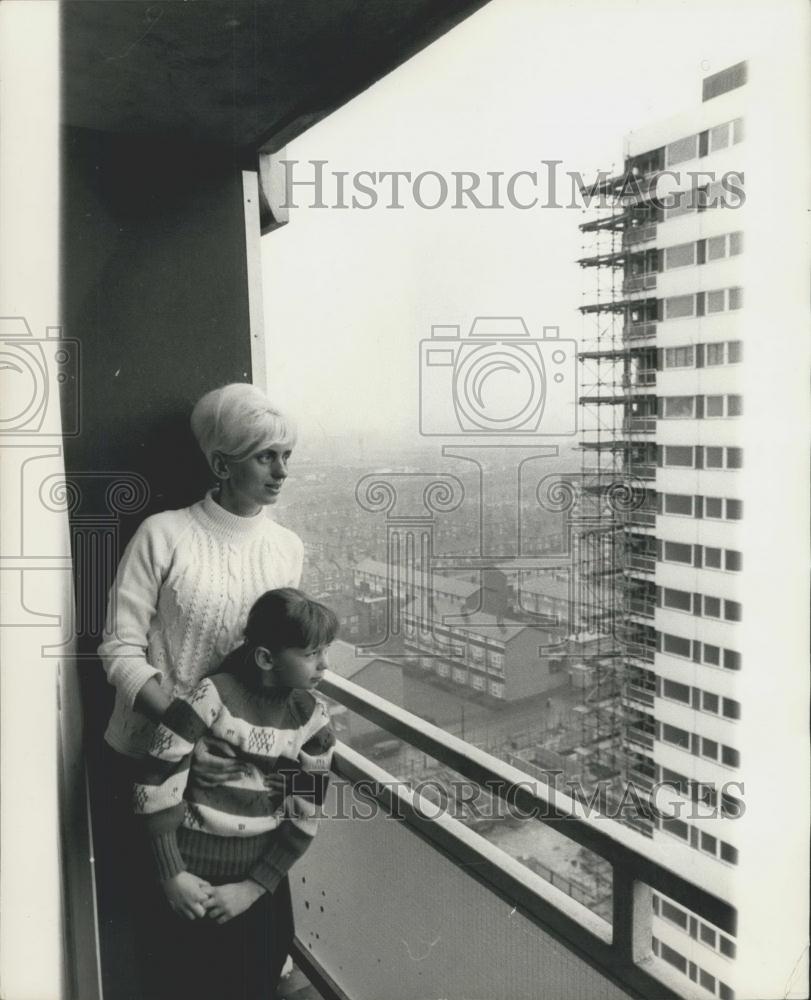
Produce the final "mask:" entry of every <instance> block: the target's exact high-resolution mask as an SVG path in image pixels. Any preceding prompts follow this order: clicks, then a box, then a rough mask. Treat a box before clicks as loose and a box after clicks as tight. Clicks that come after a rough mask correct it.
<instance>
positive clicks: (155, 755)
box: [133, 680, 222, 880]
mask: <svg viewBox="0 0 811 1000" xmlns="http://www.w3.org/2000/svg"><path fill="white" fill-rule="evenodd" d="M221 711H222V702H221V701H220V697H219V694H218V693H217V689H216V688H215V687H214V685H213V684H212V683H211V682H210V681H208V680H204V681H203V682H202V683H201V684H199V685H198V686H197V687H196V688H195V689H194V691H192V693H191V694H190V695H188V696H187V697H185V698H175V700H174V701H173V702H172V703H171V705H170V706H169V707H168V708H167V710H166V712H165V713H164V716H163V718H162V719H161V722H160V724H159V725H158V727H157V729H156V730H155V735H154V737H153V740H152V745H151V746H150V748H149V756H148V757H146V758H144V760H143V761H142V762H141V763H140V764H139V771H138V780H137V781H136V782H135V786H134V789H133V807H134V810H135V812H136V814H137V815H138V816H140V817H142V818H143V822H144V825H145V827H146V831H147V834H148V836H149V840H150V844H151V847H152V853H153V856H154V859H155V864H156V865H157V869H158V876H159V878H160V879H162V880H163V879H167V878H172V877H173V876H174V875H177V874H178V872H181V871H184V870H185V867H186V865H185V863H184V861H183V858H182V856H181V854H180V851H179V849H178V845H177V829H178V827H179V826H180V825H181V823H182V822H183V818H184V815H185V805H184V803H183V794H184V792H185V791H186V785H187V784H188V780H189V768H190V766H191V755H192V752H193V750H194V744H195V743H196V742H197V740H198V739H200V737H201V736H203V735H205V734H206V733H207V732H209V730H210V727H211V725H212V724H213V723H214V722H215V721H216V720H217V718H218V717H219V715H220V712H221Z"/></svg>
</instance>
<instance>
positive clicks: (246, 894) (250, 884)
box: [208, 878, 265, 924]
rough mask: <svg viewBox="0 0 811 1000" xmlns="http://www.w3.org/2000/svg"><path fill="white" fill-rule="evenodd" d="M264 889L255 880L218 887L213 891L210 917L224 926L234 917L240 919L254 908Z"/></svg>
mask: <svg viewBox="0 0 811 1000" xmlns="http://www.w3.org/2000/svg"><path fill="white" fill-rule="evenodd" d="M264 891H265V890H264V888H263V887H262V886H261V885H259V883H258V882H254V881H253V879H250V878H247V879H245V881H244V882H229V883H228V884H227V885H216V886H214V887H213V888H212V890H211V902H210V903H209V907H208V917H209V918H210V919H211V920H216V921H217V923H218V924H224V923H226V921H228V920H230V919H231V918H232V917H238V916H239V914H240V913H244V912H245V910H247V909H248V907H249V906H252V905H253V904H254V903H255V902H256V901H257V899H259V897H260V896H261V895H262V893H263V892H264Z"/></svg>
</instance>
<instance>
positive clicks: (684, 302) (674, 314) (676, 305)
mask: <svg viewBox="0 0 811 1000" xmlns="http://www.w3.org/2000/svg"><path fill="white" fill-rule="evenodd" d="M722 308H723V307H722ZM694 311H695V296H693V295H675V296H673V297H672V298H669V299H665V319H680V318H681V317H682V316H692V315H693V312H694Z"/></svg>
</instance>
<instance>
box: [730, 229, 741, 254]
mask: <svg viewBox="0 0 811 1000" xmlns="http://www.w3.org/2000/svg"><path fill="white" fill-rule="evenodd" d="M739 253H743V233H730V234H729V256H730V257H736V256H737V255H738V254H739Z"/></svg>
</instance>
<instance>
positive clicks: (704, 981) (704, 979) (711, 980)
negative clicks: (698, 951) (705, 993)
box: [698, 969, 715, 994]
mask: <svg viewBox="0 0 811 1000" xmlns="http://www.w3.org/2000/svg"><path fill="white" fill-rule="evenodd" d="M698 981H699V982H700V983H701V985H702V986H703V987H704V989H705V990H709V991H710V993H712V994H714V993H715V976H711V975H710V974H709V972H705V971H704V970H703V969H699V970H698Z"/></svg>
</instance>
